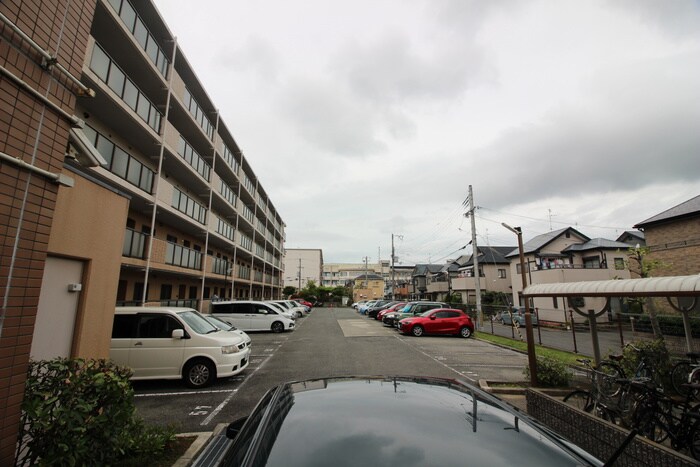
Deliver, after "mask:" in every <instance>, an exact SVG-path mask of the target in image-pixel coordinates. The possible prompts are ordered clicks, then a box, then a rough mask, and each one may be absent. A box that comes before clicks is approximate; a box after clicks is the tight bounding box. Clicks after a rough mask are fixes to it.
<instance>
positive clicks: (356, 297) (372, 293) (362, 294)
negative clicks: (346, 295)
mask: <svg viewBox="0 0 700 467" xmlns="http://www.w3.org/2000/svg"><path fill="white" fill-rule="evenodd" d="M352 286H353V289H352V300H353V302H358V301H360V300H380V299H383V298H384V278H383V277H382V276H380V275H379V274H362V275H359V276H357V277H356V278H355V279H353V281H352Z"/></svg>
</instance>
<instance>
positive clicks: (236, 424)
mask: <svg viewBox="0 0 700 467" xmlns="http://www.w3.org/2000/svg"><path fill="white" fill-rule="evenodd" d="M246 420H248V417H243V418H239V419H238V420H234V421H232V422H231V423H229V424H228V427H227V428H226V437H227V438H228V439H235V438H236V436H238V433H240V432H241V429H242V428H243V425H245V422H246Z"/></svg>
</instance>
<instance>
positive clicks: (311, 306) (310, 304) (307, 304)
mask: <svg viewBox="0 0 700 467" xmlns="http://www.w3.org/2000/svg"><path fill="white" fill-rule="evenodd" d="M292 301H295V302H297V303H298V304H300V305H301V306H305V307H306V308H308V310H307V311H306V312H307V313H309V312H311V309H312V308H313V307H314V305H313V304H312V303H311V302H309V301H306V300H304V299H303V298H293V299H292Z"/></svg>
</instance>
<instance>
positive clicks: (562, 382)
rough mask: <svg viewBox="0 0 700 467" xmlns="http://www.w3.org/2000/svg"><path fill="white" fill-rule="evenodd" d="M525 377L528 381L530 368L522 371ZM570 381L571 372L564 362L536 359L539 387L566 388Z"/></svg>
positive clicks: (545, 357) (553, 359) (543, 358)
mask: <svg viewBox="0 0 700 467" xmlns="http://www.w3.org/2000/svg"><path fill="white" fill-rule="evenodd" d="M523 374H524V375H525V377H526V378H527V379H528V380H529V379H530V367H529V366H526V367H525V370H524V371H523ZM570 381H571V371H570V370H569V368H568V367H567V366H566V365H565V364H564V362H562V361H560V360H557V359H555V358H552V357H547V356H538V357H537V383H538V384H539V386H541V387H546V388H551V387H562V386H568V385H569V382H570Z"/></svg>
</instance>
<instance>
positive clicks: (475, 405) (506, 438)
mask: <svg viewBox="0 0 700 467" xmlns="http://www.w3.org/2000/svg"><path fill="white" fill-rule="evenodd" d="M537 426H539V425H537V424H536V422H532V421H531V420H530V419H529V418H528V417H527V416H526V415H523V414H522V413H520V412H518V411H517V410H515V409H512V408H510V407H509V406H507V405H506V404H504V403H502V402H501V401H499V400H498V399H496V398H494V397H493V396H491V395H489V394H487V393H484V392H483V391H481V390H479V389H478V388H476V387H473V386H469V385H467V384H466V383H462V382H458V381H455V380H448V379H435V378H420V379H414V378H339V379H319V380H312V381H304V382H295V383H287V384H284V385H282V386H278V387H277V388H274V389H273V390H271V391H270V392H269V393H268V394H267V395H266V396H265V397H264V398H263V399H262V401H261V403H260V404H259V405H258V407H257V408H256V409H255V411H254V412H253V414H252V415H251V417H250V418H249V419H248V422H247V423H246V425H245V426H244V427H243V429H242V431H241V432H240V433H239V435H238V437H237V438H236V439H235V441H234V443H233V446H232V447H231V448H230V450H229V452H228V454H227V457H228V463H227V464H226V465H267V466H284V467H292V466H304V467H310V466H329V465H331V466H332V465H358V466H370V465H371V466H380V467H381V466H395V465H396V466H411V465H421V466H423V465H427V466H464V465H470V466H480V465H489V466H490V465H515V464H517V465H535V466H538V467H542V466H550V465H551V466H567V465H572V466H574V465H601V464H602V463H600V462H599V461H597V460H596V459H594V458H592V457H590V456H588V455H587V454H585V453H584V452H583V451H580V450H577V449H576V448H572V446H571V445H570V444H569V443H566V442H565V441H563V440H562V439H561V438H559V437H557V436H556V435H554V434H552V433H551V432H549V431H547V430H545V429H543V428H541V427H540V428H537Z"/></svg>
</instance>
